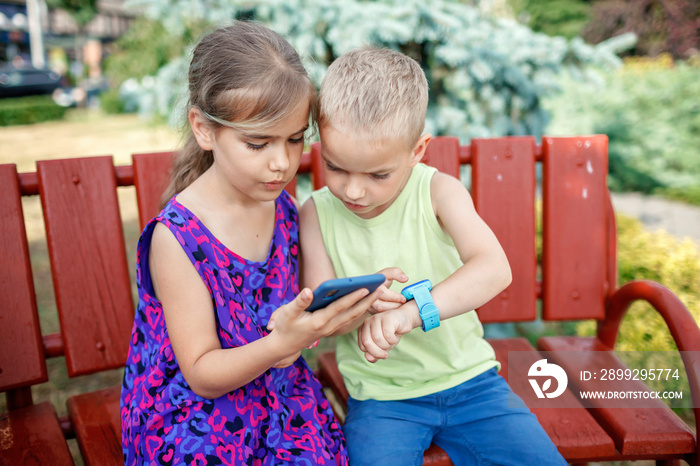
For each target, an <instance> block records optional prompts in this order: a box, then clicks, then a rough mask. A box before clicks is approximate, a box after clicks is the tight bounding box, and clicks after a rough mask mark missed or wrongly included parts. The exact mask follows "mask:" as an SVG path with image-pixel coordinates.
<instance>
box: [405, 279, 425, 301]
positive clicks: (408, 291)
mask: <svg viewBox="0 0 700 466" xmlns="http://www.w3.org/2000/svg"><path fill="white" fill-rule="evenodd" d="M421 288H427V289H428V291H430V290H432V289H433V284H432V283H430V280H428V279H425V280H421V281H419V282H416V283H414V284H413V285H408V286H407V287H405V288H404V289H403V290H401V294H402V295H403V296H404V298H406V299H413V295H414V294H415V292H416V291H417V290H419V289H421Z"/></svg>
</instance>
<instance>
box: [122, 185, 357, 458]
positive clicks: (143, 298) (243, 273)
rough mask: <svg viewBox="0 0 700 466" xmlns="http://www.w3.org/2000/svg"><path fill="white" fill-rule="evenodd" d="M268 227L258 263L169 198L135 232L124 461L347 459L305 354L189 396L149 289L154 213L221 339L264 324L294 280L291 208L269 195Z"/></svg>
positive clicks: (238, 337)
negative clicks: (204, 296)
mask: <svg viewBox="0 0 700 466" xmlns="http://www.w3.org/2000/svg"><path fill="white" fill-rule="evenodd" d="M275 204H276V218H275V231H274V234H273V238H272V243H271V245H270V251H269V254H268V257H267V259H266V260H265V261H264V262H253V261H249V260H246V259H244V258H242V257H240V256H238V255H237V254H236V253H234V252H232V251H230V250H228V249H227V248H226V246H224V245H223V244H222V243H221V242H219V241H218V240H217V239H216V238H215V237H214V236H213V235H212V234H211V232H210V231H209V230H208V229H207V228H206V227H205V226H204V225H203V224H202V223H201V222H200V221H199V219H197V217H195V215H194V214H193V213H192V212H190V211H189V210H187V208H185V207H184V206H183V205H181V204H179V203H178V202H177V201H176V200H175V198H173V199H172V200H171V201H170V202H169V203H168V204H167V205H166V206H165V208H164V209H163V210H162V211H161V213H160V214H159V215H158V216H157V217H156V218H154V219H153V220H151V221H150V222H149V223H148V225H147V226H146V228H145V229H144V231H143V233H142V234H141V238H140V240H139V245H138V251H137V284H138V292H139V303H138V309H137V311H136V316H135V319H134V327H133V330H132V333H131V342H130V348H129V356H128V359H127V362H126V369H125V372H124V381H123V385H122V393H121V420H122V449H123V453H124V461H125V464H127V465H133V464H154V465H155V464H158V465H163V464H196V465H204V464H207V465H244V464H245V465H273V464H301V465H309V466H312V465H313V466H315V465H328V464H330V465H347V464H348V460H347V451H346V450H345V445H344V439H343V434H342V431H341V429H340V425H339V424H338V422H337V420H336V419H335V417H334V415H333V412H332V410H331V407H330V404H329V402H328V400H327V399H326V398H325V396H324V394H323V392H322V390H321V386H320V384H319V382H318V380H317V379H316V377H315V376H314V374H313V372H312V370H311V369H310V368H309V366H308V365H307V364H306V361H304V359H303V358H299V359H297V360H296V362H294V364H292V365H291V366H289V367H286V368H284V369H274V368H271V369H268V370H267V371H266V372H265V373H264V374H262V375H261V376H260V377H258V378H257V379H255V380H253V381H252V382H250V383H248V384H247V385H244V386H243V387H241V388H238V389H236V390H233V391H232V392H229V393H227V394H226V395H223V396H221V397H219V398H216V399H213V400H209V399H206V398H202V397H200V396H198V395H196V394H195V393H194V392H193V391H192V390H191V389H190V387H189V386H188V384H187V382H186V381H185V379H184V377H183V376H182V372H181V371H180V367H179V366H178V364H177V360H176V359H175V355H174V354H173V350H172V346H171V344H170V338H169V335H168V330H167V328H166V327H165V321H164V318H163V308H162V305H161V303H160V302H159V301H158V300H157V299H156V298H155V297H154V296H153V286H152V284H151V276H150V273H149V270H148V260H147V259H148V251H149V249H150V245H151V237H152V235H153V229H154V227H155V225H156V222H161V223H163V224H164V225H165V226H167V227H168V229H170V231H171V232H172V233H173V234H174V235H175V237H176V238H177V239H178V241H179V242H180V244H181V245H182V247H183V249H184V250H185V252H186V253H187V255H188V256H189V258H190V260H191V261H192V264H193V265H194V267H195V268H196V269H197V271H198V272H199V274H200V276H201V277H202V280H203V281H204V283H205V284H206V286H207V288H208V290H209V292H210V293H211V297H212V303H213V304H214V307H215V313H216V323H217V330H218V335H219V341H220V342H221V347H222V348H233V347H238V346H242V345H245V344H247V343H250V342H252V341H254V340H257V339H259V338H261V337H262V336H264V335H266V334H267V333H268V332H267V330H266V325H267V323H268V321H269V319H270V315H271V314H272V312H273V311H274V310H275V309H277V308H278V307H279V306H280V305H282V304H285V303H287V302H289V301H291V300H293V299H294V297H295V296H296V295H297V294H298V292H299V284H298V276H297V271H298V265H297V264H298V255H299V243H298V214H297V210H296V206H295V205H294V203H293V202H292V200H291V198H290V197H289V195H288V194H287V193H286V192H284V191H283V192H282V194H281V195H280V196H279V197H278V198H277V200H276V202H275Z"/></svg>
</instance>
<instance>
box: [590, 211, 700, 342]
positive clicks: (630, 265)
mask: <svg viewBox="0 0 700 466" xmlns="http://www.w3.org/2000/svg"><path fill="white" fill-rule="evenodd" d="M616 218H617V230H618V250H617V257H618V273H619V281H620V283H621V284H624V283H626V282H629V281H630V280H641V279H649V280H655V281H657V282H659V283H661V284H663V285H664V286H666V287H667V288H669V289H671V290H672V291H673V292H674V293H675V294H676V295H677V296H678V297H679V298H680V299H681V301H683V303H684V304H685V305H686V307H687V308H688V309H689V310H690V312H691V313H692V314H693V316H694V317H695V320H696V321H698V322H700V250H699V249H698V246H697V245H695V244H694V243H693V242H692V241H690V240H689V239H685V240H683V241H679V240H677V239H676V238H674V237H673V236H671V235H670V234H668V233H666V232H665V231H663V230H660V231H656V232H650V231H646V230H645V229H644V227H643V225H642V223H641V222H639V221H638V220H636V219H632V218H629V217H626V216H624V215H619V214H618V215H617V217H616ZM576 333H577V334H578V335H593V334H595V322H590V321H586V322H581V323H579V324H578V326H577V329H576ZM617 349H619V350H621V351H673V350H675V349H676V347H675V345H674V343H673V339H672V338H671V335H670V333H669V331H668V327H667V326H666V324H665V323H664V321H663V319H662V318H661V317H660V316H659V314H658V313H657V312H656V311H655V310H654V309H652V307H651V306H650V305H648V304H646V303H644V302H641V301H638V302H636V303H634V304H632V306H631V307H630V309H629V310H628V313H627V315H626V316H625V318H624V319H623V321H622V326H621V328H620V336H619V338H618V342H617Z"/></svg>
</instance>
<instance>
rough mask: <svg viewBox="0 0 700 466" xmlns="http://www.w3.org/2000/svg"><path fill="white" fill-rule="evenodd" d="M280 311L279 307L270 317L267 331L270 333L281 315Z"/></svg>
mask: <svg viewBox="0 0 700 466" xmlns="http://www.w3.org/2000/svg"><path fill="white" fill-rule="evenodd" d="M280 309H281V307H278V308H277V309H275V312H273V313H272V314H271V315H270V321H269V322H268V323H267V330H268V331H272V329H273V328H275V321H276V320H277V316H278V315H279V313H280Z"/></svg>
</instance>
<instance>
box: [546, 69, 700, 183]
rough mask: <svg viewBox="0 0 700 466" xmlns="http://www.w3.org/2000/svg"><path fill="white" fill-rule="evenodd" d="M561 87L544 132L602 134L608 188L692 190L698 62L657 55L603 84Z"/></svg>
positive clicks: (696, 174)
mask: <svg viewBox="0 0 700 466" xmlns="http://www.w3.org/2000/svg"><path fill="white" fill-rule="evenodd" d="M562 84H563V87H564V92H563V93H562V94H561V95H559V96H557V97H555V98H553V99H550V100H548V101H547V103H546V105H545V106H546V108H548V109H549V110H550V111H551V113H552V123H551V125H550V126H549V128H548V129H547V131H546V134H548V135H552V136H554V135H558V134H591V133H603V134H607V135H608V138H609V155H610V176H609V185H610V188H611V189H612V190H617V191H639V192H644V193H653V192H661V193H663V192H666V190H670V191H673V192H674V193H676V194H678V193H682V192H683V191H684V190H688V189H693V187H700V157H698V156H697V141H698V140H699V139H700V67H698V66H693V65H692V64H687V63H682V62H679V63H674V62H673V60H671V58H670V56H668V55H664V56H661V57H659V58H657V59H656V60H650V59H636V60H632V61H630V62H629V63H628V62H626V63H625V66H624V67H623V68H621V69H620V70H618V71H617V72H613V73H609V74H608V75H607V76H606V79H605V84H604V85H603V86H598V87H592V86H586V85H585V84H583V83H580V82H572V81H565V82H563V83H562Z"/></svg>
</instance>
